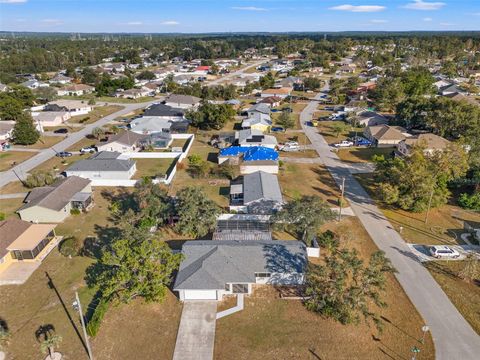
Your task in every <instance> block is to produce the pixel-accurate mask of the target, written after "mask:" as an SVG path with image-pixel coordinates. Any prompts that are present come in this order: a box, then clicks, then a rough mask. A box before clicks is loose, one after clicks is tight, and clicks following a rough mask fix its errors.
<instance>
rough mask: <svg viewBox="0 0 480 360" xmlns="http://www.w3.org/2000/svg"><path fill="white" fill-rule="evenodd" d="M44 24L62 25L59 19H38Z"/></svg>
mask: <svg viewBox="0 0 480 360" xmlns="http://www.w3.org/2000/svg"><path fill="white" fill-rule="evenodd" d="M40 22H42V23H43V24H45V25H62V24H63V21H62V20H60V19H42V20H40Z"/></svg>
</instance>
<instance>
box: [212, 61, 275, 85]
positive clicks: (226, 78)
mask: <svg viewBox="0 0 480 360" xmlns="http://www.w3.org/2000/svg"><path fill="white" fill-rule="evenodd" d="M266 61H268V59H262V60H259V61H255V62H254V63H253V64H251V65H248V66H245V67H244V68H241V69H239V70H237V71H234V72H231V73H229V74H227V75H225V76H222V77H221V78H218V79H217V80H213V81H209V82H208V84H207V85H208V86H212V85H220V84H222V83H223V82H224V81H225V80H229V79H233V78H234V77H235V76H238V75H241V74H243V73H244V72H245V71H246V70H248V69H251V68H253V67H257V66H259V65H261V64H263V63H264V62H266Z"/></svg>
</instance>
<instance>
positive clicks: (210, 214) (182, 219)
mask: <svg viewBox="0 0 480 360" xmlns="http://www.w3.org/2000/svg"><path fill="white" fill-rule="evenodd" d="M175 210H176V213H177V215H178V218H179V219H178V222H177V224H176V226H175V228H176V230H178V231H179V232H180V234H182V235H189V236H192V237H201V236H205V235H206V234H207V233H208V232H210V231H212V230H214V229H215V226H216V223H217V215H219V214H220V209H219V207H218V206H217V204H215V203H214V202H213V201H212V200H210V199H208V197H207V196H206V194H205V193H204V192H203V191H202V190H201V189H200V188H197V187H186V188H183V189H181V190H180V191H179V192H178V194H177V199H176V204H175Z"/></svg>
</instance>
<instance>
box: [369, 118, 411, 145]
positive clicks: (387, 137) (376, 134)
mask: <svg viewBox="0 0 480 360" xmlns="http://www.w3.org/2000/svg"><path fill="white" fill-rule="evenodd" d="M406 132H407V130H405V129H404V128H402V127H400V126H389V125H385V124H384V125H377V126H367V127H366V128H365V130H364V131H363V135H364V136H365V138H367V139H368V140H370V141H371V142H372V143H373V144H374V145H375V146H376V147H396V146H397V145H398V143H399V142H400V141H402V140H405V139H406V138H407V136H406Z"/></svg>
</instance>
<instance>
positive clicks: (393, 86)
mask: <svg viewBox="0 0 480 360" xmlns="http://www.w3.org/2000/svg"><path fill="white" fill-rule="evenodd" d="M373 97H374V98H375V103H376V104H377V105H378V106H379V107H380V109H382V110H385V111H394V110H395V109H396V107H397V105H398V104H399V103H400V102H401V101H402V100H403V99H404V98H405V92H404V90H403V84H402V82H401V80H400V79H399V78H391V77H385V78H381V79H380V80H379V81H378V83H377V87H376V88H375V90H374V91H373Z"/></svg>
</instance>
